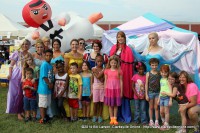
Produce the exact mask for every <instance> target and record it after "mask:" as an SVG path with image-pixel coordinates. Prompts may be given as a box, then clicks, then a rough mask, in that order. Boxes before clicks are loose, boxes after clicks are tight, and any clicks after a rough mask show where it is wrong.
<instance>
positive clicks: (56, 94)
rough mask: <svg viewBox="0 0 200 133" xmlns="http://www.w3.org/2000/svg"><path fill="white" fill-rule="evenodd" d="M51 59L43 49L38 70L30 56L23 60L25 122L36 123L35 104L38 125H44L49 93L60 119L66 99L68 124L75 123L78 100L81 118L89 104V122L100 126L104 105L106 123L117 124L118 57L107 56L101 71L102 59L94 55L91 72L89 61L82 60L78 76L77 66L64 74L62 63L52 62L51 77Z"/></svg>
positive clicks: (87, 110)
mask: <svg viewBox="0 0 200 133" xmlns="http://www.w3.org/2000/svg"><path fill="white" fill-rule="evenodd" d="M52 57H53V52H52V51H51V50H46V51H45V61H44V62H43V63H42V65H41V66H40V69H38V67H37V66H35V65H34V61H33V58H32V57H31V56H27V57H25V65H24V67H23V72H22V74H23V78H22V83H23V87H22V89H23V90H24V110H25V121H26V122H27V121H29V120H31V119H32V120H36V111H37V102H38V107H39V110H40V115H41V119H40V123H45V122H47V121H48V120H49V117H48V115H47V113H46V112H47V108H48V107H50V105H51V98H52V93H53V98H55V101H56V103H57V107H58V110H59V112H60V114H61V116H62V117H63V118H67V117H66V111H65V108H64V106H63V102H64V100H65V99H67V101H68V105H69V108H70V121H77V120H78V116H77V115H78V108H79V102H80V101H81V104H82V113H83V117H82V119H83V120H88V119H89V117H90V104H91V101H93V103H94V111H93V118H92V121H93V122H99V123H101V122H102V121H103V118H102V112H103V105H104V104H106V105H108V106H109V112H110V116H111V122H110V123H111V124H118V122H117V106H120V105H121V97H122V72H121V70H120V67H119V66H120V62H119V59H118V57H116V56H113V57H111V58H110V61H109V63H108V65H107V67H106V69H105V68H104V67H103V62H104V61H103V56H102V55H100V54H98V55H97V56H96V58H95V62H96V66H95V67H93V68H92V69H91V68H90V64H89V62H87V61H84V62H83V64H82V72H81V73H78V64H77V63H75V62H73V63H71V64H70V66H69V68H70V74H67V73H66V72H65V71H64V67H65V66H64V61H62V60H58V61H56V69H57V73H56V74H55V75H53V67H52V65H51V64H50V61H51V59H52ZM104 75H105V78H104ZM104 88H105V89H104ZM37 93H38V95H37ZM37 97H38V99H37ZM31 117H32V118H31Z"/></svg>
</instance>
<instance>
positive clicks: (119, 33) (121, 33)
mask: <svg viewBox="0 0 200 133" xmlns="http://www.w3.org/2000/svg"><path fill="white" fill-rule="evenodd" d="M119 35H120V36H121V37H123V38H124V39H125V42H124V46H123V49H125V48H126V34H125V33H124V32H123V31H119V32H117V36H116V38H117V37H118V36H119ZM118 49H119V42H118V40H117V48H116V51H115V52H117V50H118Z"/></svg>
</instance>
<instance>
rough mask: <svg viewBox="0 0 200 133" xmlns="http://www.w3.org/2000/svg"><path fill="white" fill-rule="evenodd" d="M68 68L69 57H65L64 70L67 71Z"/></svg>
mask: <svg viewBox="0 0 200 133" xmlns="http://www.w3.org/2000/svg"><path fill="white" fill-rule="evenodd" d="M68 70H69V59H68V58H65V72H68Z"/></svg>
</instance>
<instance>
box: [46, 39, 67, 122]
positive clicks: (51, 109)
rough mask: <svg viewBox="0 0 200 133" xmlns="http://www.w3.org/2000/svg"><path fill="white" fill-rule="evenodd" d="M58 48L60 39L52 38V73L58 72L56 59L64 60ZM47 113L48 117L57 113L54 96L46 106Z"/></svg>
mask: <svg viewBox="0 0 200 133" xmlns="http://www.w3.org/2000/svg"><path fill="white" fill-rule="evenodd" d="M60 48H61V41H60V40H59V39H53V41H52V49H53V58H52V59H51V65H53V72H54V75H55V74H57V73H58V72H57V69H56V65H55V63H56V61H57V60H62V61H64V58H63V57H64V53H63V52H61V50H60ZM47 113H48V115H49V117H51V118H52V117H53V116H55V115H57V114H58V110H57V107H56V102H55V99H54V98H51V105H50V107H49V108H48V110H47Z"/></svg>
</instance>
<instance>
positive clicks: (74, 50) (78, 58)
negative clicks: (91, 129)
mask: <svg viewBox="0 0 200 133" xmlns="http://www.w3.org/2000/svg"><path fill="white" fill-rule="evenodd" d="M70 47H71V51H70V52H68V53H65V54H64V60H65V71H66V72H68V74H71V71H70V68H69V67H70V64H71V63H73V62H76V63H77V64H78V73H80V72H81V71H82V63H83V55H82V54H81V53H79V52H78V47H79V44H78V40H77V39H72V40H71V42H70ZM80 108H81V107H79V109H80ZM65 110H66V113H67V114H69V112H70V111H69V108H68V107H67V106H66V107H65ZM79 112H81V110H79V111H78V114H80V113H79Z"/></svg>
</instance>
